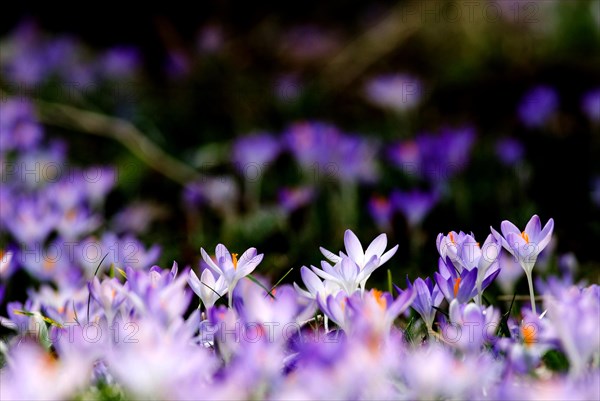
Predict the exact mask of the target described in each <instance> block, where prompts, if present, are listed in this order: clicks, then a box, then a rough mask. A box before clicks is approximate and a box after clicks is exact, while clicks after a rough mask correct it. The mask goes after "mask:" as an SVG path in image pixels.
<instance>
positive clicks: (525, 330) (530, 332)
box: [521, 324, 537, 346]
mask: <svg viewBox="0 0 600 401" xmlns="http://www.w3.org/2000/svg"><path fill="white" fill-rule="evenodd" d="M521 334H522V335H523V342H524V343H525V345H527V346H531V344H533V343H535V342H536V341H537V340H536V338H535V327H533V325H531V324H527V325H525V326H523V327H522V328H521Z"/></svg>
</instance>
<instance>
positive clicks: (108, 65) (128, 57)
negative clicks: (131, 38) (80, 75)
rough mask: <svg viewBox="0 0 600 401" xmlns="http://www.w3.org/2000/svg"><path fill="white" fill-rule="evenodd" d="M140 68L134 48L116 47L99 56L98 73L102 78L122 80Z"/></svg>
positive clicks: (137, 53) (138, 56)
mask: <svg viewBox="0 0 600 401" xmlns="http://www.w3.org/2000/svg"><path fill="white" fill-rule="evenodd" d="M139 66H140V54H139V52H138V50H137V49H136V48H133V47H129V46H117V47H113V48H112V49H109V50H107V51H106V52H105V53H104V54H103V55H101V56H100V60H99V67H100V68H99V73H100V74H101V75H102V76H103V77H107V78H112V79H123V78H128V77H131V76H132V75H134V74H135V72H136V70H137V69H138V68H139Z"/></svg>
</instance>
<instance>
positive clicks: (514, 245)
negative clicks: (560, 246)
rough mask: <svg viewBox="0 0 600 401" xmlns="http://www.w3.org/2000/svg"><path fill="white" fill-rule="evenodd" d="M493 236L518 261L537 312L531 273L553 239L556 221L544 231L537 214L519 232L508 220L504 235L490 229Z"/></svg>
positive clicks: (503, 228)
mask: <svg viewBox="0 0 600 401" xmlns="http://www.w3.org/2000/svg"><path fill="white" fill-rule="evenodd" d="M490 229H491V230H492V234H493V235H494V237H495V238H496V240H498V241H501V242H502V246H503V247H504V248H505V249H506V250H507V251H508V252H510V253H511V254H512V255H513V256H514V257H515V258H516V259H517V260H518V261H519V264H520V265H521V267H522V268H523V270H525V275H526V276H527V281H528V284H529V295H530V297H531V310H533V312H534V313H535V312H536V308H535V297H534V293H533V281H532V279H531V272H532V271H533V266H534V265H535V261H536V260H537V257H538V255H539V254H540V252H542V251H543V250H544V248H545V247H546V245H548V243H549V242H550V240H551V239H552V231H553V230H554V220H553V219H550V220H548V222H547V223H546V225H545V226H544V228H543V229H542V223H541V222H540V218H539V217H538V215H537V214H535V215H533V217H532V218H531V219H530V220H529V222H528V223H527V226H525V230H524V231H519V229H518V228H517V226H515V225H514V224H513V223H511V222H510V221H508V220H504V221H503V222H502V224H501V225H500V229H501V230H502V235H500V233H498V232H497V231H496V230H494V229H493V228H492V227H490Z"/></svg>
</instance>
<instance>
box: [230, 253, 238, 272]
mask: <svg viewBox="0 0 600 401" xmlns="http://www.w3.org/2000/svg"><path fill="white" fill-rule="evenodd" d="M237 256H238V254H237V253H232V254H231V261H232V262H233V268H234V269H237V264H238V260H237Z"/></svg>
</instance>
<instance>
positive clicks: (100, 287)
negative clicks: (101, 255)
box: [88, 277, 127, 325]
mask: <svg viewBox="0 0 600 401" xmlns="http://www.w3.org/2000/svg"><path fill="white" fill-rule="evenodd" d="M88 288H89V290H90V295H91V297H92V298H93V299H94V300H95V301H96V302H97V303H98V305H100V307H101V308H102V310H103V312H104V315H105V316H106V318H107V320H108V323H109V325H110V324H112V320H113V318H114V317H115V316H116V314H117V309H118V308H119V306H120V305H121V304H122V303H123V302H124V301H125V299H126V298H127V294H126V291H125V289H124V288H123V284H121V283H120V282H119V280H117V279H116V278H107V279H103V280H102V281H100V280H99V279H98V277H94V279H93V280H92V282H91V283H89V284H88Z"/></svg>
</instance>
